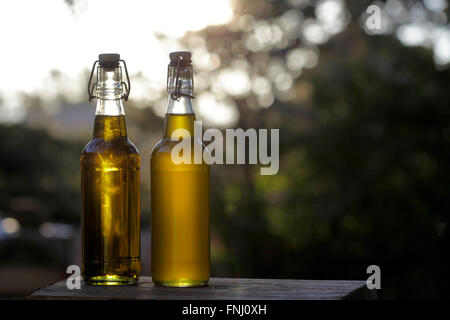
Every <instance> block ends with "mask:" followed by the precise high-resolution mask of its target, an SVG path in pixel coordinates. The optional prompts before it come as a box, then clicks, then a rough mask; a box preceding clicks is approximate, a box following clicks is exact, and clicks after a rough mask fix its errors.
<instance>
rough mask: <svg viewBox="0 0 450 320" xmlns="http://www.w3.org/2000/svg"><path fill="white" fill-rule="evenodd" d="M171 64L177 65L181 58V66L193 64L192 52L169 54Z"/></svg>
mask: <svg viewBox="0 0 450 320" xmlns="http://www.w3.org/2000/svg"><path fill="white" fill-rule="evenodd" d="M169 58H170V64H171V65H176V64H177V63H178V59H179V58H181V60H180V64H181V65H184V66H185V65H188V64H191V63H192V61H191V52H190V51H174V52H171V53H170V54H169Z"/></svg>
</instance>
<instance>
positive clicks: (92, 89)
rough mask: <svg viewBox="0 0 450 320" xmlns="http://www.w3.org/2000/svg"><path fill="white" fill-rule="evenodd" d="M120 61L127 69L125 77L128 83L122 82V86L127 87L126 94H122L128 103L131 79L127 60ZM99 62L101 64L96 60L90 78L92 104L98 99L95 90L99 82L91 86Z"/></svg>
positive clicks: (89, 91) (89, 87)
mask: <svg viewBox="0 0 450 320" xmlns="http://www.w3.org/2000/svg"><path fill="white" fill-rule="evenodd" d="M119 61H120V62H122V63H123V66H124V69H125V75H126V76H127V83H125V82H123V81H122V82H121V84H122V85H123V86H124V87H125V93H123V94H122V98H123V99H124V100H125V101H128V97H129V96H130V90H131V83H130V77H129V76H128V69H127V64H126V63H125V60H123V59H120V60H119ZM99 62H100V60H95V62H94V64H93V65H92V70H91V75H90V77H89V82H88V88H87V89H88V96H89V102H91V101H92V99H97V96H95V95H94V90H95V88H96V87H97V84H98V81H95V82H94V84H93V85H92V86H91V82H92V77H93V76H94V70H95V65H96V64H98V63H99Z"/></svg>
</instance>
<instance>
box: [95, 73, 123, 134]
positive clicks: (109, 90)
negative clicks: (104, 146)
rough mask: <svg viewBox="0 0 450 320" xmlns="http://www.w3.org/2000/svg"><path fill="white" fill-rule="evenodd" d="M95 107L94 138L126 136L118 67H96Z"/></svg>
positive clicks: (120, 77)
mask: <svg viewBox="0 0 450 320" xmlns="http://www.w3.org/2000/svg"><path fill="white" fill-rule="evenodd" d="M97 79H98V80H97V81H98V83H97V107H96V110H95V122H94V134H93V136H94V138H95V139H103V140H114V139H120V138H126V137H127V129H126V124H125V112H124V108H123V97H122V94H123V87H122V71H121V68H120V67H112V68H107V67H98V69H97Z"/></svg>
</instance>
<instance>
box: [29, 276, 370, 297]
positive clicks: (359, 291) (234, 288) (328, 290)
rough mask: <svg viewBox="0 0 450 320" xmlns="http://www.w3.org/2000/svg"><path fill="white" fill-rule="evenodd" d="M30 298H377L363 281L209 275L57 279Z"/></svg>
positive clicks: (32, 294) (33, 293)
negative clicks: (182, 280)
mask: <svg viewBox="0 0 450 320" xmlns="http://www.w3.org/2000/svg"><path fill="white" fill-rule="evenodd" d="M28 298H29V299H101V300H110V299H132V300H305V299H314V300H322V299H326V300H337V299H376V291H374V290H369V289H368V288H367V286H366V282H365V281H344V280H339V281H338V280H285V279H241V278H211V280H210V282H209V284H208V285H207V286H205V287H198V288H163V287H155V286H154V285H153V283H152V281H151V278H150V277H141V280H140V281H139V283H138V284H137V285H133V286H113V287H103V286H90V285H86V284H85V283H84V282H82V284H81V289H80V290H76V289H74V290H69V289H68V288H67V286H66V281H65V280H64V281H59V282H57V283H54V284H51V285H49V286H47V287H45V288H41V289H38V290H36V291H34V292H32V293H31V294H30V295H29V296H28Z"/></svg>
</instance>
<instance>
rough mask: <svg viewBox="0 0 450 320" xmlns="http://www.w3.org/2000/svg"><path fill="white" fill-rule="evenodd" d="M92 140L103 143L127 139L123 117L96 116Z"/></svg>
mask: <svg viewBox="0 0 450 320" xmlns="http://www.w3.org/2000/svg"><path fill="white" fill-rule="evenodd" d="M93 136H94V139H101V140H105V141H109V140H117V139H123V138H126V137H127V126H126V124H125V116H123V115H119V116H109V115H96V116H95V122H94V135H93Z"/></svg>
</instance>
